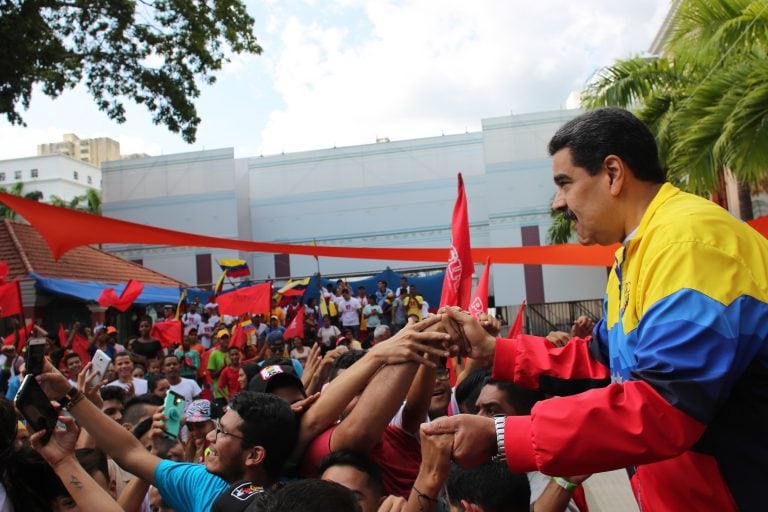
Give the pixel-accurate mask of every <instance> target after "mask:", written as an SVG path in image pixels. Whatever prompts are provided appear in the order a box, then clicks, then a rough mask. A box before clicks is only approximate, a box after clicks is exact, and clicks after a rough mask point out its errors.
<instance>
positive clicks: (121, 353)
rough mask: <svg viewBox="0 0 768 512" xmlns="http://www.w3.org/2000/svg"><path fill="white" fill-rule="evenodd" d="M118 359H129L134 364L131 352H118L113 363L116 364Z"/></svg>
mask: <svg viewBox="0 0 768 512" xmlns="http://www.w3.org/2000/svg"><path fill="white" fill-rule="evenodd" d="M118 357H127V358H128V359H130V360H131V362H133V356H132V355H131V353H130V352H118V353H117V354H115V355H114V357H113V358H112V362H116V361H117V358H118Z"/></svg>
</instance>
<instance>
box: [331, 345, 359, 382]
mask: <svg viewBox="0 0 768 512" xmlns="http://www.w3.org/2000/svg"><path fill="white" fill-rule="evenodd" d="M364 355H365V352H363V351H362V350H350V351H348V352H344V353H343V354H341V355H340V356H339V357H338V358H336V360H335V361H334V362H333V367H332V368H331V371H330V372H329V373H328V382H331V381H332V380H333V379H335V378H336V376H337V375H338V374H339V370H346V369H347V368H349V367H350V366H352V365H353V364H355V363H356V362H358V361H359V360H361V359H362V358H363V356H364Z"/></svg>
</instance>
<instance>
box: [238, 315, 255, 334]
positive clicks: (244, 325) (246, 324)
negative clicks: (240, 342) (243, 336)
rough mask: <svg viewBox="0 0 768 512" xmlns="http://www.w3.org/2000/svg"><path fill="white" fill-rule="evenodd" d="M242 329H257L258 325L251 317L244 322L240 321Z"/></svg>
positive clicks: (247, 330) (246, 330)
mask: <svg viewBox="0 0 768 512" xmlns="http://www.w3.org/2000/svg"><path fill="white" fill-rule="evenodd" d="M240 329H242V330H243V332H249V331H255V330H256V326H255V325H253V322H251V320H250V318H249V319H247V320H243V321H242V322H240Z"/></svg>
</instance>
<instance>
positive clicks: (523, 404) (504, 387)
mask: <svg viewBox="0 0 768 512" xmlns="http://www.w3.org/2000/svg"><path fill="white" fill-rule="evenodd" d="M486 385H491V386H496V387H497V388H499V390H500V391H502V392H503V393H504V395H505V396H506V399H507V402H509V404H510V405H511V406H512V407H514V408H515V411H516V412H517V414H518V415H519V416H525V415H528V414H530V413H531V408H533V406H534V404H535V403H536V402H538V401H539V400H544V399H545V398H546V397H545V396H544V393H541V392H540V391H534V390H532V389H525V388H521V387H520V386H517V385H515V384H512V383H511V382H507V381H505V380H494V379H491V378H488V379H485V382H484V383H483V386H486Z"/></svg>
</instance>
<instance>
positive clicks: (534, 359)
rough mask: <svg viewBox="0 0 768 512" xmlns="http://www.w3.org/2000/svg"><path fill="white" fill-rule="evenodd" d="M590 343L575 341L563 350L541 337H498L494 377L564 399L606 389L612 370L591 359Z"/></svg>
mask: <svg viewBox="0 0 768 512" xmlns="http://www.w3.org/2000/svg"><path fill="white" fill-rule="evenodd" d="M589 343H590V342H588V341H587V340H585V339H582V338H572V339H571V340H570V341H569V342H568V343H567V344H566V345H565V346H564V347H555V346H554V345H552V344H551V343H548V342H547V340H546V338H541V337H539V336H530V335H526V334H520V335H518V336H515V337H514V338H512V339H505V338H497V339H496V353H495V355H494V358H493V378H494V379H498V380H506V381H510V382H514V383H515V384H517V385H519V386H521V387H524V388H528V389H538V390H541V391H542V392H544V393H548V394H551V395H561V396H562V395H570V394H575V393H580V392H582V391H585V390H587V389H591V388H595V387H602V386H605V385H607V384H608V382H609V378H610V371H609V369H608V367H607V366H605V365H603V364H602V363H600V362H599V361H597V360H596V359H594V358H593V357H592V355H591V353H590V347H589ZM569 381H570V382H569Z"/></svg>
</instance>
